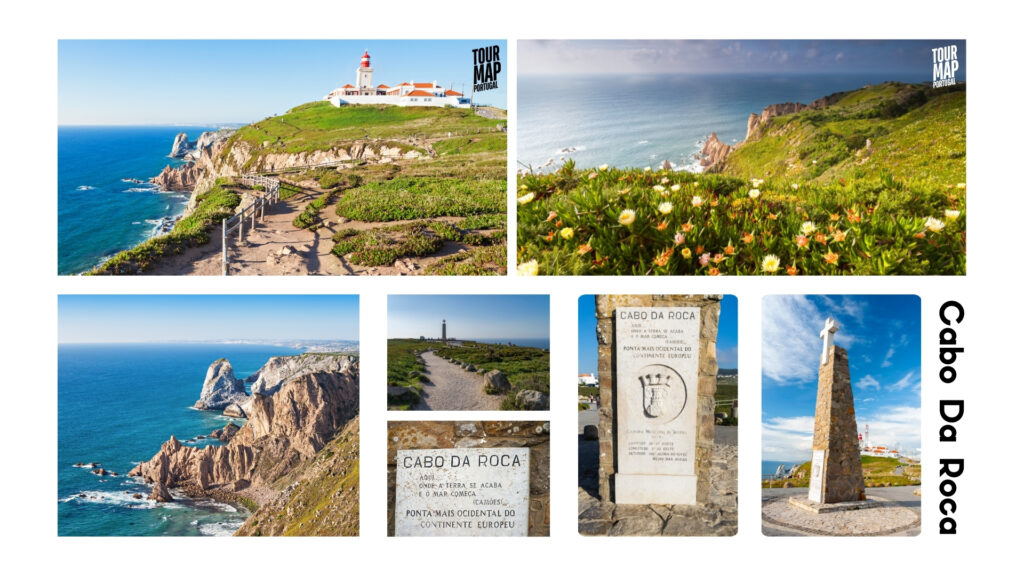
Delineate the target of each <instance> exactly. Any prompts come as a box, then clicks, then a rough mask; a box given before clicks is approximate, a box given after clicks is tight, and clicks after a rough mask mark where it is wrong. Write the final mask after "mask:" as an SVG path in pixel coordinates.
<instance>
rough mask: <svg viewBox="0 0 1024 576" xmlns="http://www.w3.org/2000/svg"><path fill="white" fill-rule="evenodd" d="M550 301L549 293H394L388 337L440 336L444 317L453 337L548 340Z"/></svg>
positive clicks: (390, 305) (389, 306)
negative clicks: (440, 294) (414, 294)
mask: <svg viewBox="0 0 1024 576" xmlns="http://www.w3.org/2000/svg"><path fill="white" fill-rule="evenodd" d="M548 300H549V298H548V296H547V295H546V294H529V295H510V296H507V295H494V294H486V295H442V296H434V295H429V296H419V295H417V296H412V295H390V296H388V338H419V337H420V336H424V337H426V338H440V337H441V320H446V321H447V324H448V337H449V338H458V339H460V340H473V339H505V338H509V339H512V338H543V339H547V338H548V337H549V335H550V330H551V328H550V327H551V321H550V305H549V303H548Z"/></svg>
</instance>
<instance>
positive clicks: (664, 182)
mask: <svg viewBox="0 0 1024 576" xmlns="http://www.w3.org/2000/svg"><path fill="white" fill-rule="evenodd" d="M669 182H671V180H669V179H668V177H667V176H666V177H663V178H662V179H661V183H662V184H668V183H669Z"/></svg>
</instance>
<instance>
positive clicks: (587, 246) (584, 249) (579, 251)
mask: <svg viewBox="0 0 1024 576" xmlns="http://www.w3.org/2000/svg"><path fill="white" fill-rule="evenodd" d="M591 250H593V248H592V247H591V246H590V244H580V247H579V248H577V249H576V253H577V254H579V255H580V256H582V255H584V254H586V253H587V252H590V251H591Z"/></svg>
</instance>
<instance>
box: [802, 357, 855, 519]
mask: <svg viewBox="0 0 1024 576" xmlns="http://www.w3.org/2000/svg"><path fill="white" fill-rule="evenodd" d="M812 449H813V450H824V451H825V462H824V471H823V474H822V478H821V484H822V499H821V501H822V502H823V503H826V504H831V503H834V502H849V501H853V500H864V498H865V496H864V474H863V470H862V468H861V464H860V446H859V444H858V441H857V417H856V414H855V413H854V410H853V389H852V388H851V386H850V364H849V361H848V360H847V357H846V350H845V349H843V348H840V347H839V346H833V347H832V348H831V349H830V350H829V355H828V362H827V363H825V364H822V365H821V366H820V367H819V368H818V400H817V404H816V405H815V407H814V444H813V446H812Z"/></svg>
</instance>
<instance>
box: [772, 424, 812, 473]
mask: <svg viewBox="0 0 1024 576" xmlns="http://www.w3.org/2000/svg"><path fill="white" fill-rule="evenodd" d="M813 442H814V417H813V416H794V417H791V418H770V419H768V420H767V421H766V422H762V423H761V458H762V459H763V460H779V461H782V462H790V461H791V462H793V463H795V464H796V463H802V462H805V461H806V460H808V459H809V458H810V455H811V444H812V443H813Z"/></svg>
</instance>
